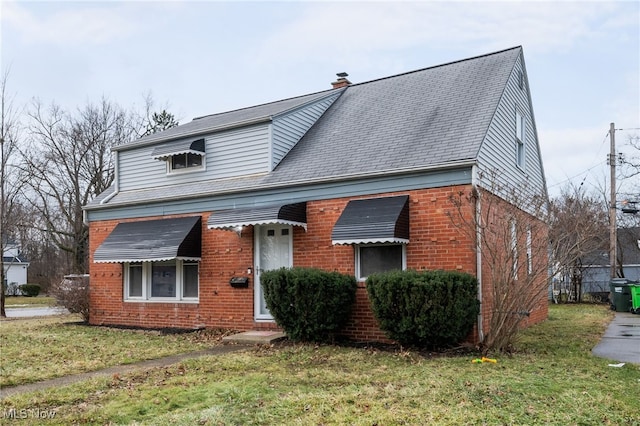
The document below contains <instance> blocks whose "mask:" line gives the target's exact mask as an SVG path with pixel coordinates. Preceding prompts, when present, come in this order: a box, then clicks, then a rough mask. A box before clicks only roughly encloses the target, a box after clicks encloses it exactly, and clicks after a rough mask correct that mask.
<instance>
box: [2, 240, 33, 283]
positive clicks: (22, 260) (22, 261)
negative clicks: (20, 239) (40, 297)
mask: <svg viewBox="0 0 640 426" xmlns="http://www.w3.org/2000/svg"><path fill="white" fill-rule="evenodd" d="M2 265H3V268H4V280H5V282H4V284H5V286H6V287H5V288H6V292H5V294H8V295H16V294H20V290H18V286H20V285H22V284H26V283H27V269H28V268H29V261H28V260H27V258H26V257H25V256H24V255H23V254H22V253H21V252H20V247H19V246H18V245H17V244H15V243H11V242H9V243H7V244H6V245H5V247H4V253H3V255H2Z"/></svg>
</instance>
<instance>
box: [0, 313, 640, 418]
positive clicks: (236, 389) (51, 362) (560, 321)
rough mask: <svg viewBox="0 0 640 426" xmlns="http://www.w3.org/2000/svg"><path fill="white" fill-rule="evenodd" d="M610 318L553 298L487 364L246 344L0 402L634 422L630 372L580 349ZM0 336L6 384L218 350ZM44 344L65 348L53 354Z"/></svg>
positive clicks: (0, 329) (48, 329)
mask: <svg viewBox="0 0 640 426" xmlns="http://www.w3.org/2000/svg"><path fill="white" fill-rule="evenodd" d="M611 315H612V313H611V312H609V311H608V310H607V309H606V307H603V306H590V305H582V306H569V305H563V306H551V308H550V316H549V320H548V321H546V322H545V323H543V324H540V325H538V326H535V327H533V328H531V329H529V330H527V331H526V332H525V333H523V334H522V338H521V340H520V342H519V344H518V348H517V352H516V353H514V354H513V355H510V356H497V359H498V362H497V363H496V364H493V363H482V364H475V363H472V362H471V360H473V359H474V358H476V354H465V355H451V356H442V355H432V354H421V353H418V352H412V351H405V350H395V351H382V350H378V349H374V348H349V347H338V346H323V345H321V346H316V345H283V346H276V347H256V348H254V349H252V350H249V351H245V352H239V353H233V354H227V355H222V356H215V357H209V356H207V357H202V358H197V359H192V360H188V361H184V362H182V363H179V364H176V365H174V366H172V367H168V368H157V369H152V370H147V371H141V372H138V373H134V374H128V375H123V376H119V375H116V376H113V377H110V378H104V379H94V380H90V381H85V382H82V383H78V384H75V385H72V386H67V387H62V388H57V389H49V390H47V391H42V392H35V393H31V394H22V395H16V396H12V397H8V398H6V399H4V400H2V406H1V407H0V408H1V409H2V410H3V413H4V414H5V416H6V415H7V413H8V414H11V413H13V414H16V413H23V414H24V417H25V418H27V419H29V418H30V419H31V422H32V423H36V422H40V421H42V419H35V413H46V414H47V415H48V417H49V419H48V420H46V421H47V422H49V424H131V423H134V424H135V423H136V422H139V423H141V424H167V425H168V424H183V425H192V424H207V425H219V424H220V425H226V424H230V425H231V424H233V425H235V424H243V425H249V424H269V425H270V424H300V425H309V424H316V425H320V424H325V425H327V424H356V425H372V424H379V425H400V424H443V425H449V424H451V425H459V424H527V425H529V424H557V425H566V424H611V425H625V424H626V425H638V424H640V408H639V407H638V395H640V368H639V367H637V366H632V365H629V364H627V365H625V366H624V367H622V368H614V367H609V366H608V364H609V363H610V361H608V360H604V359H600V358H595V357H593V356H592V355H591V353H590V351H591V348H592V347H593V346H594V345H595V344H596V343H597V341H598V339H599V337H600V336H601V334H602V332H603V330H604V328H605V326H606V324H607V323H608V321H609V319H610V318H611ZM47 321H52V320H47ZM8 325H9V327H7V326H8ZM20 325H22V326H20ZM24 328H26V334H28V336H30V337H28V338H25V339H23V338H21V337H20V336H21V335H22V334H23V333H24V332H25V330H24ZM0 337H1V338H2V340H1V342H2V381H3V383H4V384H6V383H21V382H28V381H33V380H36V379H38V380H40V379H41V378H43V377H45V376H47V375H51V374H50V373H49V372H50V371H56V370H60V369H64V370H66V372H67V373H66V374H68V373H69V372H77V371H81V370H87V369H93V368H99V367H100V366H104V365H109V364H114V363H116V359H117V362H121V360H125V361H126V362H132V361H133V360H136V359H142V358H145V357H149V356H159V355H160V354H161V351H162V350H175V351H176V352H178V351H179V349H180V348H182V350H184V349H185V348H192V349H200V348H202V347H204V346H207V345H211V344H217V343H216V342H217V341H216V339H210V340H209V341H208V342H207V339H203V338H197V336H195V335H184V334H183V335H168V336H167V335H165V336H162V335H152V334H150V333H148V332H144V333H141V332H135V331H131V330H110V329H104V328H100V327H86V326H79V325H66V324H63V323H62V322H58V323H55V322H48V323H46V322H44V320H43V322H42V323H41V324H40V326H38V325H37V324H34V323H29V322H28V321H5V322H2V324H1V325H0ZM43 339H52V340H51V341H49V340H46V341H43ZM76 341H81V342H83V344H77V343H76ZM49 343H55V345H50V344H49ZM11 346H14V347H13V348H11ZM34 346H35V347H36V348H34ZM86 346H89V348H87V347H86ZM53 347H59V348H67V352H68V355H66V356H64V357H62V355H61V353H63V352H64V350H63V349H59V352H56V354H55V355H51V352H50V351H51V350H53ZM163 348H164V349H163ZM7 349H9V350H10V352H6V350H7ZM23 351H24V352H23ZM23 353H24V354H25V355H21V354H23ZM23 358H24V361H23ZM17 364H23V365H21V366H20V367H17V366H16V365H17ZM21 410H22V411H21ZM29 410H32V411H29ZM35 410H39V411H35ZM51 413H54V415H53V416H52V415H51ZM9 417H10V416H9ZM14 417H15V416H14ZM40 417H44V416H42V415H41V416H40ZM51 417H52V418H51Z"/></svg>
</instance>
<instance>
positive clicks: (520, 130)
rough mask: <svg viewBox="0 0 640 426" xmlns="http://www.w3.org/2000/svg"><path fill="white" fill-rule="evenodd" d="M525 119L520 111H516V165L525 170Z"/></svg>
mask: <svg viewBox="0 0 640 426" xmlns="http://www.w3.org/2000/svg"><path fill="white" fill-rule="evenodd" d="M525 129H526V122H525V118H524V116H523V115H522V114H520V112H519V111H516V164H517V165H518V167H520V168H521V169H524V161H525Z"/></svg>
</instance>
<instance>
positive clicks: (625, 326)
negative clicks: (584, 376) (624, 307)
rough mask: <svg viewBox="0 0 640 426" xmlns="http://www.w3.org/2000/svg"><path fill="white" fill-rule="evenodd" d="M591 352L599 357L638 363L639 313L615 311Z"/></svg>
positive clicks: (639, 357) (639, 349) (639, 355)
mask: <svg viewBox="0 0 640 426" xmlns="http://www.w3.org/2000/svg"><path fill="white" fill-rule="evenodd" d="M592 353H593V354H594V355H595V356H597V357H600V358H608V359H612V360H615V361H619V362H628V363H632V364H639V365H640V315H634V314H632V313H629V312H616V316H615V318H614V319H613V321H611V323H610V324H609V327H607V330H606V331H605V333H604V335H603V336H602V339H601V340H600V343H599V344H598V345H596V347H595V348H593V350H592Z"/></svg>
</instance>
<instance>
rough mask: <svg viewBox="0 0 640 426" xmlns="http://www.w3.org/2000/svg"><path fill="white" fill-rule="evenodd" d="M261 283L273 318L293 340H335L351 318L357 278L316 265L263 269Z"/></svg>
mask: <svg viewBox="0 0 640 426" xmlns="http://www.w3.org/2000/svg"><path fill="white" fill-rule="evenodd" d="M260 282H261V284H262V288H263V289H264V298H265V301H266V302H267V308H268V309H269V312H271V315H273V319H274V320H275V321H276V324H278V325H279V326H280V327H282V329H283V330H284V331H285V332H286V333H287V336H288V337H289V338H290V339H292V340H298V341H311V342H321V341H327V340H331V339H332V338H333V337H334V335H335V333H337V332H338V331H339V330H340V329H341V328H342V327H343V326H344V325H345V323H346V322H347V320H348V319H349V315H350V314H351V308H352V306H353V303H354V301H355V297H356V280H355V278H354V277H352V276H348V275H343V274H340V273H338V272H327V271H323V270H320V269H313V268H292V269H287V268H281V269H275V270H272V271H266V272H263V273H262V274H261V276H260Z"/></svg>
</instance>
